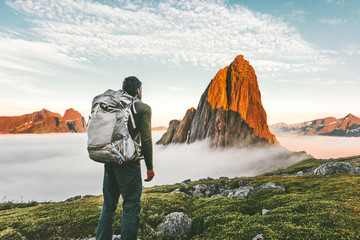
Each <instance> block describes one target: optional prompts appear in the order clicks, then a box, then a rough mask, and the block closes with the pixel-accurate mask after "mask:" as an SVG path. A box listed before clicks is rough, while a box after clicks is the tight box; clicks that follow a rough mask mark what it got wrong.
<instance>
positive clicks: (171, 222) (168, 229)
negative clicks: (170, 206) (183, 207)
mask: <svg viewBox="0 0 360 240" xmlns="http://www.w3.org/2000/svg"><path fill="white" fill-rule="evenodd" d="M190 230H191V219H190V218H189V216H188V215H186V214H185V213H183V212H173V213H170V214H169V215H167V216H166V217H165V219H164V221H163V222H162V223H161V225H160V234H161V235H163V236H166V237H167V238H170V239H176V238H178V239H186V238H188V237H189V235H190Z"/></svg>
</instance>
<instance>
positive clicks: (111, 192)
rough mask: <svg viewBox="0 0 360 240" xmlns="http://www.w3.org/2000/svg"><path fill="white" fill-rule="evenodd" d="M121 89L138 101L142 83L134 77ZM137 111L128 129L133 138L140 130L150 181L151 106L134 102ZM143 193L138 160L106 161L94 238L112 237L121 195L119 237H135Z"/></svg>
mask: <svg viewBox="0 0 360 240" xmlns="http://www.w3.org/2000/svg"><path fill="white" fill-rule="evenodd" d="M122 88H123V90H124V91H125V92H127V93H128V94H129V95H131V96H133V97H134V98H135V99H138V100H141V97H142V86H141V82H140V81H139V79H137V78H136V77H134V76H131V77H127V78H125V79H124V81H123V86H122ZM135 109H136V113H135V111H134V110H133V108H132V111H133V112H132V114H133V116H134V118H135V125H136V128H135V129H134V128H133V127H132V124H131V123H130V122H131V121H129V126H128V127H129V132H130V134H131V136H132V137H133V138H134V137H135V136H136V135H137V134H138V133H139V132H140V139H141V145H142V154H143V156H144V159H145V164H146V168H147V178H146V179H145V181H151V180H152V178H153V177H154V175H155V174H154V171H153V163H152V139H151V108H150V107H149V106H148V105H147V104H145V103H143V102H141V101H136V102H135ZM141 192H142V182H141V171H140V161H135V162H132V163H129V164H127V165H124V166H123V165H118V164H115V163H105V172H104V182H103V195H104V204H103V208H102V211H101V215H100V219H99V224H98V228H97V233H96V239H97V240H98V239H101V240H107V239H112V235H113V222H114V215H115V210H116V206H117V203H118V200H119V197H120V194H121V195H122V198H123V205H122V207H123V215H122V221H121V240H136V239H137V235H138V229H139V218H140V208H141V206H140V197H141Z"/></svg>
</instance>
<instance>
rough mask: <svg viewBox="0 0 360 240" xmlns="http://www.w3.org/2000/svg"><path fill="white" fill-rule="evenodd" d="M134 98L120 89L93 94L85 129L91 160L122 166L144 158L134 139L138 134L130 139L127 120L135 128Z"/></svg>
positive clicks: (135, 100) (136, 138)
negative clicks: (94, 95)
mask: <svg viewBox="0 0 360 240" xmlns="http://www.w3.org/2000/svg"><path fill="white" fill-rule="evenodd" d="M137 101H140V100H137V99H135V98H134V97H132V96H130V95H129V94H127V93H126V92H125V91H123V90H119V91H114V90H111V89H109V90H107V91H106V92H104V93H103V94H100V95H98V96H96V97H94V99H93V101H92V108H91V117H90V119H89V121H88V128H87V136H88V147H87V149H88V153H89V157H90V158H91V159H92V160H94V161H96V162H101V163H118V164H120V165H122V164H125V163H128V162H133V161H137V160H140V159H141V158H143V156H142V155H141V153H140V152H141V146H140V144H139V143H138V142H137V140H138V137H139V133H138V134H137V135H136V137H135V138H134V139H132V137H131V135H130V133H129V128H128V121H129V120H130V121H131V124H132V127H133V129H136V125H135V121H134V116H133V114H132V111H131V108H133V111H134V113H135V114H136V109H135V104H134V103H135V102H137Z"/></svg>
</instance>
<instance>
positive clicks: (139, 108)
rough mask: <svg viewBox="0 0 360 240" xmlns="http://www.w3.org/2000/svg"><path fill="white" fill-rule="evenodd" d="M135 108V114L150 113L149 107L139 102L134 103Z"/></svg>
mask: <svg viewBox="0 0 360 240" xmlns="http://www.w3.org/2000/svg"><path fill="white" fill-rule="evenodd" d="M135 108H136V111H137V112H144V113H145V112H150V113H151V107H150V106H149V105H147V104H146V103H143V102H141V101H139V102H136V103H135Z"/></svg>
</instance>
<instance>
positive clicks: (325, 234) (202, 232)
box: [0, 157, 360, 240]
mask: <svg viewBox="0 0 360 240" xmlns="http://www.w3.org/2000/svg"><path fill="white" fill-rule="evenodd" d="M340 160H341V161H347V162H350V163H352V164H358V163H359V161H360V157H353V158H345V159H336V160H329V161H340ZM324 162H326V161H325V160H316V159H308V160H305V161H302V162H300V163H297V164H295V165H293V166H291V167H289V168H287V169H283V170H279V171H275V172H272V173H267V174H265V175H260V176H256V177H249V178H238V179H230V180H229V184H228V185H230V186H233V187H235V186H236V184H237V182H238V181H239V180H240V179H245V180H248V181H249V182H250V184H251V186H253V187H258V186H260V185H261V184H264V183H266V182H274V183H276V184H278V185H282V186H284V187H285V189H286V191H285V192H278V191H274V190H268V189H262V190H259V191H257V192H256V193H255V194H254V195H253V196H252V197H251V198H249V199H240V198H232V197H230V198H226V197H214V198H199V197H187V196H186V195H184V194H172V193H170V192H171V191H172V190H174V189H176V188H180V184H178V185H172V186H170V185H169V186H159V187H152V188H147V189H144V191H143V195H142V211H141V220H140V230H139V234H140V235H139V238H140V239H142V240H147V239H164V238H163V237H161V236H160V235H158V234H157V231H158V228H159V225H160V224H161V222H162V221H163V220H164V218H165V216H166V215H167V214H169V213H171V212H175V211H180V212H185V213H187V214H188V215H189V217H190V218H191V219H192V229H191V237H190V239H252V238H253V237H255V236H256V235H257V234H263V237H264V238H265V239H360V230H359V229H360V175H353V174H333V175H330V176H314V175H304V176H292V177H288V176H273V175H274V174H279V173H287V174H294V173H296V172H298V171H306V170H307V169H313V168H315V167H317V166H318V165H320V164H322V163H324ZM217 181H218V180H209V181H201V182H191V183H188V185H189V186H194V185H195V184H198V183H204V184H207V185H211V184H214V183H216V182H217ZM119 204H121V201H120V203H119ZM101 205H102V197H97V198H86V199H81V200H76V201H74V202H58V203H42V204H40V203H35V202H31V203H11V202H8V203H3V204H0V239H81V238H86V237H92V236H95V232H96V226H97V221H98V218H99V215H100V211H101ZM262 209H269V210H271V212H269V213H268V214H266V215H264V216H262V215H261V211H262ZM121 214H122V212H121V208H118V210H117V212H116V216H115V219H116V220H115V223H114V229H115V233H114V234H120V233H119V231H120V224H121Z"/></svg>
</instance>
